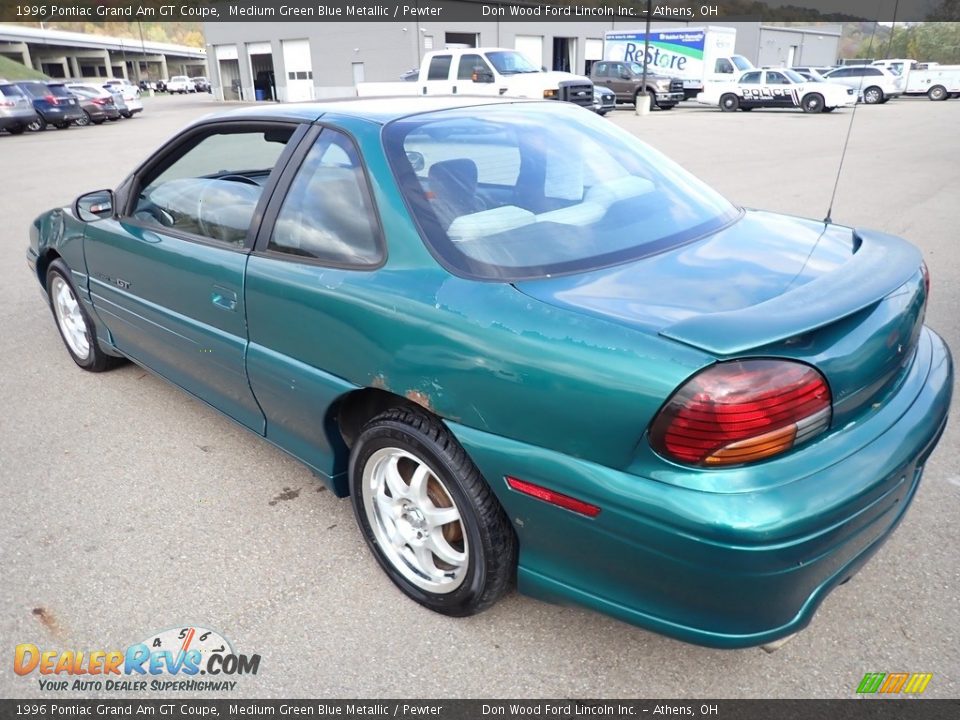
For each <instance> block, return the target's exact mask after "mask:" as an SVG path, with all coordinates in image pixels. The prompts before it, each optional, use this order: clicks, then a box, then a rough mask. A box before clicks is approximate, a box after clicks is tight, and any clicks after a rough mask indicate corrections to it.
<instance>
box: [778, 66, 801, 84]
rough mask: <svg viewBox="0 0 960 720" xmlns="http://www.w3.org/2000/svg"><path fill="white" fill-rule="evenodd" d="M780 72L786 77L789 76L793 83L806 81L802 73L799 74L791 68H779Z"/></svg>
mask: <svg viewBox="0 0 960 720" xmlns="http://www.w3.org/2000/svg"><path fill="white" fill-rule="evenodd" d="M780 72H782V73H783V74H784V75H786V76H787V77H788V78H790V79H791V80H793V81H794V82H795V83H802V82H806V79H805V78H804V77H803V75H801V74H800V73H798V72H795V71H793V70H789V69H786V70H781V71H780Z"/></svg>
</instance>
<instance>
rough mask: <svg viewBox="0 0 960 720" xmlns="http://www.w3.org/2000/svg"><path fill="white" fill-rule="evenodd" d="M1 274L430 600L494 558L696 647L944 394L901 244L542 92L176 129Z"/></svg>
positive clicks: (800, 604)
mask: <svg viewBox="0 0 960 720" xmlns="http://www.w3.org/2000/svg"><path fill="white" fill-rule="evenodd" d="M28 260H29V264H30V267H31V269H32V270H33V271H35V272H36V275H37V279H38V280H39V281H40V283H41V284H42V286H43V287H44V288H45V289H46V292H47V294H48V295H49V300H50V306H51V308H52V310H53V315H54V318H55V319H56V322H57V325H58V327H59V329H60V333H61V335H62V336H63V340H64V343H65V344H66V346H67V349H68V351H69V352H70V354H71V356H72V357H73V359H74V360H75V361H76V363H77V365H79V366H80V367H82V368H85V369H87V370H92V371H100V370H105V369H107V368H108V367H110V366H111V365H113V364H114V363H115V362H116V361H117V359H118V358H130V359H132V360H134V361H135V362H137V363H139V364H141V365H143V366H144V367H146V368H149V369H150V370H152V371H153V372H155V373H157V374H158V375H161V376H162V377H164V378H166V379H168V380H170V381H171V382H173V383H175V384H177V385H179V386H180V387H182V388H183V389H185V390H186V391H188V392H189V393H192V394H193V395H195V396H196V397H198V398H200V399H202V400H204V401H205V402H207V403H209V404H210V405H212V406H213V407H215V408H217V409H219V410H221V411H222V412H223V413H225V414H226V415H228V416H229V417H230V418H232V419H234V420H235V421H236V422H238V423H240V424H241V425H244V426H246V427H247V428H249V429H250V430H252V431H253V432H255V433H257V434H258V435H261V436H263V437H265V438H266V439H267V440H269V441H270V442H272V443H274V444H276V445H277V446H279V447H281V448H283V449H284V450H286V451H287V452H289V453H291V454H293V455H295V456H296V457H297V458H299V459H300V460H302V461H303V462H304V463H306V464H307V465H309V466H310V467H311V468H313V469H314V470H315V471H316V472H318V473H320V474H321V475H322V476H323V477H324V478H325V479H326V482H327V484H328V485H329V486H330V487H331V488H332V489H333V490H334V491H335V492H336V493H337V494H338V495H340V496H346V495H350V496H351V498H352V503H353V508H354V511H355V514H356V518H357V521H358V524H359V526H360V529H361V531H362V533H363V535H364V537H365V539H366V541H367V543H368V544H369V546H370V548H371V550H372V552H373V554H374V555H375V556H376V558H377V560H378V561H379V563H380V564H381V565H382V567H383V568H384V570H385V571H386V572H387V573H388V574H389V575H390V577H391V579H392V580H393V581H394V582H395V583H396V584H397V586H398V587H400V589H402V590H403V591H404V592H405V593H406V594H407V595H409V596H410V597H412V598H413V599H415V600H417V601H418V602H420V603H422V604H423V605H425V606H427V607H429V608H432V609H434V610H437V611H439V612H442V613H446V614H449V615H467V614H470V613H473V612H476V611H479V610H482V609H483V608H485V607H487V606H489V605H490V604H492V603H493V602H494V601H495V600H497V599H498V598H499V597H500V596H501V595H502V594H503V593H504V592H505V591H506V590H507V589H508V587H509V586H510V584H511V582H512V581H513V579H514V577H516V578H517V581H518V584H519V588H520V590H521V591H523V592H525V593H528V594H530V595H533V596H535V597H539V598H543V599H546V600H551V601H559V602H574V603H579V604H582V605H586V606H588V607H591V608H595V609H597V610H600V611H601V612H605V613H608V614H610V615H613V616H615V617H618V618H621V619H623V620H626V621H628V622H631V623H635V624H638V625H642V626H644V627H648V628H651V629H654V630H656V631H659V632H662V633H666V634H669V635H673V636H675V637H678V638H682V639H684V640H688V641H691V642H696V643H701V644H705V645H714V646H719V647H740V646H749V645H757V644H762V643H767V642H770V641H772V640H775V639H777V638H780V637H783V636H786V635H788V634H791V633H793V632H795V631H797V630H798V629H800V628H802V627H804V626H805V625H806V624H807V623H808V622H809V621H810V619H811V617H812V615H813V613H814V611H815V609H816V607H817V606H818V604H819V603H820V601H821V600H822V599H823V598H824V596H825V595H826V594H827V592H829V591H830V590H831V589H832V588H833V587H835V586H836V585H838V584H839V583H841V582H844V581H845V580H846V579H848V578H849V577H850V576H851V575H852V574H853V573H855V572H856V570H857V569H858V568H859V567H860V566H861V565H862V564H863V563H864V562H865V561H866V560H867V558H868V557H869V556H870V555H871V554H872V553H873V552H874V551H876V550H877V548H878V547H879V546H880V544H881V543H882V542H883V541H884V540H885V539H886V538H887V537H888V536H889V535H890V533H891V531H892V530H893V528H894V526H895V525H896V524H897V522H898V521H899V520H900V519H901V517H902V516H903V514H904V512H905V510H906V508H907V505H908V504H909V503H910V500H911V499H912V497H913V495H914V493H915V492H916V489H917V485H918V483H919V480H920V475H921V471H922V469H923V465H924V462H925V461H926V459H927V457H928V456H929V454H930V453H931V452H932V450H933V448H934V446H935V444H936V442H937V440H938V438H939V437H940V433H941V432H942V431H943V428H944V425H945V423H946V418H947V409H948V406H949V402H950V394H951V391H952V377H953V370H952V364H951V358H950V354H949V351H948V350H947V348H946V346H945V345H944V343H943V341H942V340H941V339H940V338H939V337H938V336H937V335H935V334H934V333H933V332H932V331H930V330H929V329H927V328H926V327H925V326H924V325H923V317H924V309H925V307H926V302H927V296H928V292H929V278H928V275H927V270H926V267H925V266H924V265H923V263H922V260H921V257H920V253H919V252H918V251H917V250H916V249H915V248H914V247H913V246H911V245H910V244H908V243H906V242H904V241H903V240H899V239H897V238H894V237H891V236H889V235H884V234H880V233H877V232H873V231H867V230H852V229H850V228H846V227H841V226H838V225H832V224H824V223H822V222H814V221H808V220H801V219H796V218H790V217H784V216H781V215H774V214H770V213H765V212H758V211H748V210H743V209H740V208H737V207H734V206H733V205H731V204H730V203H728V202H727V201H725V200H724V199H723V198H721V197H719V196H718V195H717V194H716V193H714V192H713V191H712V190H710V189H709V188H707V187H705V186H704V185H703V184H701V183H700V182H698V181H697V180H695V179H694V178H692V177H690V176H689V175H688V174H686V173H685V172H684V171H683V170H681V169H680V168H678V167H677V166H676V165H674V164H673V163H671V162H670V161H669V160H667V159H666V158H664V157H662V156H661V155H659V154H657V153H655V152H653V151H652V150H650V149H649V148H647V147H646V146H644V145H643V144H642V143H640V142H639V141H637V140H636V139H634V138H633V137H632V136H630V135H629V134H627V133H625V132H623V131H621V130H618V129H617V128H615V127H612V126H611V125H610V124H609V123H607V122H605V121H603V120H601V119H599V118H597V117H596V116H595V115H594V114H592V113H589V112H586V111H584V110H583V109H581V108H577V107H573V106H569V105H565V104H561V103H556V102H549V101H547V102H542V101H541V102H523V101H520V102H503V101H499V100H493V99H491V100H480V99H464V98H461V99H459V100H457V99H451V98H447V99H444V98H409V99H392V100H388V101H384V100H374V99H369V100H367V99H362V100H352V101H343V102H331V103H326V104H315V105H310V104H305V105H283V106H275V107H270V108H256V109H251V108H242V109H238V110H235V111H231V112H228V113H224V114H221V115H218V116H215V117H212V118H206V119H204V120H202V121H200V122H198V123H196V124H195V125H193V126H191V127H189V128H187V129H186V130H184V131H183V132H182V133H180V134H179V136H177V137H176V138H174V139H173V140H172V141H170V142H169V143H167V144H166V145H165V146H163V147H162V148H161V149H160V150H158V151H157V152H156V153H155V154H154V155H153V156H151V157H150V158H149V159H148V160H147V161H146V162H145V163H144V164H143V165H142V166H141V167H140V168H139V169H137V170H136V171H135V172H134V173H133V174H132V175H130V177H129V178H127V179H126V180H125V181H124V182H123V183H121V185H120V186H119V187H118V188H117V189H116V190H114V191H99V192H94V193H90V194H87V195H84V196H81V197H80V198H79V199H78V200H77V201H76V202H75V203H74V205H73V207H72V208H64V209H59V210H52V211H50V212H48V213H45V214H44V215H41V216H40V217H39V218H37V220H36V221H35V222H34V225H33V228H32V234H31V244H30V249H29V251H28Z"/></svg>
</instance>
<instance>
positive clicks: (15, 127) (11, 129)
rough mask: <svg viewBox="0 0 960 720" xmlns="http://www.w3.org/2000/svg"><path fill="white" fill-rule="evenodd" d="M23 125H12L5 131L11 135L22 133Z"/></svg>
mask: <svg viewBox="0 0 960 720" xmlns="http://www.w3.org/2000/svg"><path fill="white" fill-rule="evenodd" d="M26 129H27V128H26V126H25V125H12V126H10V127H8V128H7V132H8V133H10V134H11V135H22V134H23V131H24V130H26Z"/></svg>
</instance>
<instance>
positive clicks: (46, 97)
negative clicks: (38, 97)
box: [43, 95, 60, 105]
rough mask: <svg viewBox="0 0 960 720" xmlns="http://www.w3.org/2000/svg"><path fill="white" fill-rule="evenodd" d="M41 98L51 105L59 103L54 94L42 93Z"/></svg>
mask: <svg viewBox="0 0 960 720" xmlns="http://www.w3.org/2000/svg"><path fill="white" fill-rule="evenodd" d="M43 99H44V100H46V101H47V102H48V103H50V104H51V105H59V104H60V101H59V100H58V99H57V96H56V95H44V96H43Z"/></svg>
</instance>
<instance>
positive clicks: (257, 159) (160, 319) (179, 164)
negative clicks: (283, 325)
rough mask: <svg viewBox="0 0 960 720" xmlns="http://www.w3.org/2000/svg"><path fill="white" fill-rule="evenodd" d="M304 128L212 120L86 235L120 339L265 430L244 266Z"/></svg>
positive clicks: (162, 157)
mask: <svg viewBox="0 0 960 720" xmlns="http://www.w3.org/2000/svg"><path fill="white" fill-rule="evenodd" d="M304 132H305V128H302V127H300V126H298V125H296V124H292V123H264V122H232V123H217V124H207V125H201V126H199V127H197V128H195V129H194V130H193V131H191V132H189V133H187V134H185V135H183V136H181V137H180V138H178V139H177V140H176V141H174V142H173V143H172V144H171V145H168V146H167V147H166V148H164V149H162V150H161V151H160V152H159V153H157V154H156V155H155V156H154V157H153V158H151V160H149V161H148V162H147V164H146V165H145V166H144V168H142V169H141V170H140V171H139V172H138V173H137V174H136V175H135V176H134V177H133V178H132V180H131V181H130V183H129V192H128V193H127V198H126V200H125V201H124V200H123V199H122V198H121V197H120V196H121V195H123V192H120V193H118V213H117V214H116V216H115V217H113V218H110V219H105V220H102V221H98V222H94V223H91V224H90V225H89V226H88V228H87V233H86V236H85V241H84V251H85V255H86V261H87V267H88V271H89V276H90V280H89V282H90V292H91V296H92V298H93V306H94V309H95V311H96V312H97V314H98V315H99V317H100V318H101V320H102V321H103V322H104V324H105V325H106V327H107V328H108V329H109V332H110V339H111V341H112V342H113V343H114V344H115V345H116V347H117V348H119V349H120V350H121V351H122V352H123V353H125V354H126V355H128V356H129V357H131V358H133V359H134V360H136V361H138V362H140V363H141V364H143V365H144V366H146V367H148V368H150V369H151V370H154V371H155V372H157V373H158V374H160V375H162V376H163V377H165V378H167V379H169V380H171V381H172V382H174V383H176V384H177V385H180V386H181V387H183V388H184V389H185V390H187V391H189V392H191V393H192V394H194V395H196V396H197V397H199V398H201V399H202V400H205V401H206V402H208V403H209V404H210V405H212V406H214V407H216V408H217V409H219V410H221V411H223V412H224V413H226V414H227V415H229V416H230V417H232V418H233V419H235V420H237V421H238V422H240V423H242V424H243V425H245V426H247V427H249V428H251V429H253V430H256V431H257V432H261V433H262V432H263V430H264V419H263V414H262V413H261V411H260V408H259V406H258V405H257V402H256V400H255V398H254V396H253V393H252V392H251V390H250V386H249V383H248V382H247V378H246V372H245V367H244V363H245V354H246V345H247V328H246V319H245V311H246V308H245V305H244V293H243V290H244V270H245V267H246V263H247V256H248V252H249V249H250V247H251V245H252V241H253V236H252V234H251V232H250V230H251V227H252V226H253V225H255V224H256V218H258V217H259V216H260V215H261V214H262V209H261V204H263V203H265V202H266V198H267V197H268V195H269V192H270V188H271V187H272V185H273V183H274V181H275V177H276V175H277V174H278V172H279V168H281V167H282V166H283V165H284V163H285V161H286V158H287V156H288V155H289V154H290V152H292V146H293V145H294V144H295V143H296V141H297V140H298V139H299V137H300V136H302V135H303V133H304ZM121 206H123V207H121ZM248 237H249V240H248Z"/></svg>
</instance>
